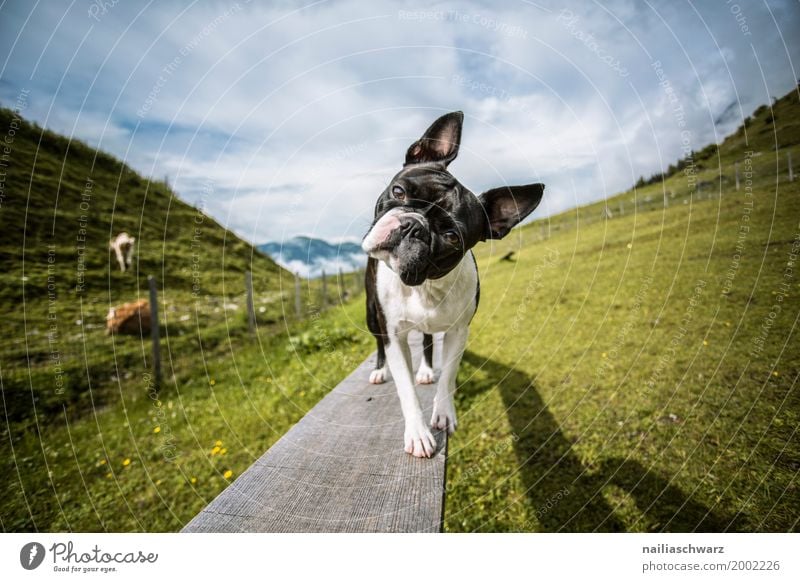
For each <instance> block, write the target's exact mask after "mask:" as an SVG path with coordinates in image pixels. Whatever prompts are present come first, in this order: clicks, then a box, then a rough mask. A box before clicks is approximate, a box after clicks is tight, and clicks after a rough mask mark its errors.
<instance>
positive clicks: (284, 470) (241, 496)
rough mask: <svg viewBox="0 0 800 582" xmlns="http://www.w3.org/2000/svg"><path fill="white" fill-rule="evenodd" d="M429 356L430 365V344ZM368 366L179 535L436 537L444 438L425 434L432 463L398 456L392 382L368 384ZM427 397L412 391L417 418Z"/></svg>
mask: <svg viewBox="0 0 800 582" xmlns="http://www.w3.org/2000/svg"><path fill="white" fill-rule="evenodd" d="M420 343H421V342H414V346H413V348H414V353H415V358H414V360H415V369H416V362H417V361H418V360H419V353H420V351H421V345H419V344H420ZM436 348H437V349H436V352H437V355H438V354H440V353H441V346H440V342H438V341H437V346H436ZM435 364H438V362H435ZM374 365H375V354H373V355H372V356H370V357H369V358H367V360H366V361H365V362H364V363H363V364H361V365H360V366H359V367H358V368H357V369H356V370H355V371H354V372H353V373H352V374H350V376H348V377H347V378H346V379H345V380H344V381H342V383H341V384H339V385H338V386H337V387H336V388H335V389H334V390H333V391H331V392H330V393H329V394H328V395H327V396H326V397H325V398H323V399H322V400H321V401H320V402H319V403H318V404H317V405H316V406H315V407H314V408H312V409H311V410H309V411H308V413H307V414H306V415H305V416H304V417H303V418H302V419H301V420H300V422H298V423H297V424H296V425H295V426H294V427H292V429H291V430H290V431H289V432H287V433H286V434H285V435H284V436H283V437H282V438H281V439H280V440H279V441H278V442H277V443H275V445H273V447H272V448H271V449H270V450H269V451H267V452H266V453H265V454H264V455H263V456H262V457H261V458H260V459H258V460H257V461H256V462H255V463H254V464H253V465H252V466H251V467H250V468H249V469H247V471H245V472H244V473H243V474H242V475H241V476H240V477H239V478H238V479H236V481H234V482H233V483H232V484H231V485H230V486H229V487H228V488H227V489H225V491H223V492H222V493H221V494H220V495H219V496H218V497H217V498H216V499H214V501H212V502H211V503H210V504H209V505H208V506H207V507H206V508H205V509H204V510H203V511H201V512H200V513H199V514H198V515H197V516H196V517H195V518H194V519H192V520H191V521H190V522H189V523H188V524H187V525H186V526H185V527H184V528H183V531H184V532H438V531H441V529H442V516H443V510H444V491H445V466H446V460H447V437H446V435H445V434H444V433H442V432H435V433H434V434H435V435H436V439H437V442H438V443H439V447H438V450H437V453H436V455H435V456H434V457H433V458H431V459H417V458H414V457H412V456H411V455H408V454H406V453H405V452H404V451H403V419H402V414H401V412H400V402H399V400H398V398H397V393H396V391H395V386H394V382H392V381H389V382H386V383H385V384H380V385H373V384H370V383H369V380H368V378H369V372H370V371H371V370H372V369H373V368H374ZM436 369H437V371H438V366H436ZM434 392H435V384H434V385H430V386H417V394H418V395H419V398H420V402H421V404H422V407H423V410H424V414H425V418H430V415H431V407H432V403H433V395H434Z"/></svg>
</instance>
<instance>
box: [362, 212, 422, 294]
mask: <svg viewBox="0 0 800 582" xmlns="http://www.w3.org/2000/svg"><path fill="white" fill-rule="evenodd" d="M430 246H431V236H430V231H429V230H428V224H427V221H426V220H425V217H424V216H422V215H421V214H418V213H416V212H407V211H403V210H402V209H399V208H398V209H394V210H390V211H389V212H387V213H386V214H384V215H383V216H381V217H380V218H379V219H378V221H377V222H376V223H375V224H374V225H373V226H372V228H371V229H370V231H369V232H368V233H367V236H365V237H364V241H363V242H362V243H361V248H362V249H364V252H365V253H367V254H369V255H370V256H371V257H374V258H376V259H379V260H382V261H385V262H386V263H387V264H388V265H389V267H390V268H391V269H392V270H393V271H395V272H396V273H397V274H398V275H399V276H400V279H401V280H402V281H403V283H405V284H406V285H412V286H413V285H419V284H421V283H422V282H423V281H425V278H426V274H427V266H428V264H429V261H428V258H429V256H430Z"/></svg>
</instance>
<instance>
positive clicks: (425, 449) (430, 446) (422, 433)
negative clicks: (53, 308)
mask: <svg viewBox="0 0 800 582" xmlns="http://www.w3.org/2000/svg"><path fill="white" fill-rule="evenodd" d="M403 440H404V441H405V445H406V446H405V451H406V452H407V453H408V454H410V455H414V456H415V457H431V456H433V453H435V452H436V439H435V438H433V433H432V432H431V431H430V429H429V428H428V427H427V426H425V423H423V422H422V421H419V422H415V423H411V424H406V431H405V435H404V436H403Z"/></svg>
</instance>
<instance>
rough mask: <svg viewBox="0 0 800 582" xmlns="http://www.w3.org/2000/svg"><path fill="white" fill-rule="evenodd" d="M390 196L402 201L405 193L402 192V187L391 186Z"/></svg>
mask: <svg viewBox="0 0 800 582" xmlns="http://www.w3.org/2000/svg"><path fill="white" fill-rule="evenodd" d="M392 196H394V197H395V198H397V199H398V200H403V199H405V197H406V191H405V190H403V187H402V186H392Z"/></svg>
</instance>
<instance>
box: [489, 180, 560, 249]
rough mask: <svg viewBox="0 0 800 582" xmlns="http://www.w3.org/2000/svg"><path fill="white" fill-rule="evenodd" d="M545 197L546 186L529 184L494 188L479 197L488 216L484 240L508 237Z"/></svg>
mask: <svg viewBox="0 0 800 582" xmlns="http://www.w3.org/2000/svg"><path fill="white" fill-rule="evenodd" d="M543 195H544V184H529V185H528V186H503V187H501V188H493V189H492V190H487V191H486V192H484V193H483V194H481V195H480V196H478V200H480V202H481V204H482V205H483V211H484V213H485V214H486V231H485V233H484V238H483V240H486V239H487V238H495V239H498V238H503V237H504V236H506V235H507V234H508V233H509V231H510V230H511V229H512V228H514V227H515V226H516V225H517V224H519V223H520V222H521V221H522V220H524V219H525V217H526V216H528V215H529V214H530V213H531V212H533V211H534V210H535V209H536V207H537V206H539V202H541V201H542V196H543Z"/></svg>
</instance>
